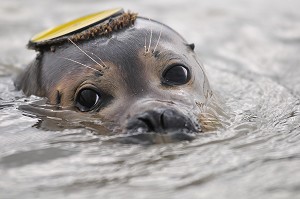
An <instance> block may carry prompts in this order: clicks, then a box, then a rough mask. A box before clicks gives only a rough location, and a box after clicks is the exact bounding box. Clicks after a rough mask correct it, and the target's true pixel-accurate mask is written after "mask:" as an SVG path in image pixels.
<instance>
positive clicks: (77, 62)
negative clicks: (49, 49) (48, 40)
mask: <svg viewBox="0 0 300 199" xmlns="http://www.w3.org/2000/svg"><path fill="white" fill-rule="evenodd" d="M59 58H62V59H65V60H68V61H71V62H73V63H76V64H79V65H81V66H84V67H86V68H89V69H91V70H94V71H97V72H100V73H101V74H102V71H100V70H97V69H95V68H92V67H90V66H88V65H86V64H83V63H80V62H79V61H76V60H73V59H70V58H67V57H59Z"/></svg>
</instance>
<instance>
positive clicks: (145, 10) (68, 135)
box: [0, 0, 300, 199]
mask: <svg viewBox="0 0 300 199" xmlns="http://www.w3.org/2000/svg"><path fill="white" fill-rule="evenodd" d="M117 6H122V7H124V8H125V9H130V10H133V11H138V12H139V13H140V15H143V16H147V17H151V18H154V19H156V20H159V21H162V22H164V23H166V24H168V25H170V26H171V27H173V28H174V29H176V30H177V31H178V32H180V33H181V34H182V35H183V36H184V37H185V38H187V39H188V41H189V42H195V44H196V52H197V54H198V55H199V56H200V58H201V59H202V61H203V63H204V65H205V67H206V70H207V73H208V76H209V79H210V83H211V85H212V87H213V89H214V90H215V93H217V95H218V96H219V97H220V99H221V101H222V104H223V105H222V106H223V107H224V110H225V111H226V112H227V113H228V115H229V119H228V121H226V122H227V123H226V125H225V126H224V127H223V128H220V129H218V130H217V131H214V132H211V133H207V134H201V135H199V136H198V138H197V139H196V140H194V141H192V142H179V143H172V144H160V145H153V146H148V147H145V146H140V145H122V144H118V143H114V142H109V137H105V136H97V135H95V134H93V132H92V131H90V130H87V129H63V128H60V129H57V130H53V131H47V130H43V129H42V128H36V126H39V124H40V119H39V118H38V117H36V116H35V115H32V114H28V113H26V112H23V111H21V110H19V107H20V105H26V104H29V103H31V102H35V101H39V100H41V99H39V98H37V97H30V98H26V97H24V96H23V95H22V93H20V92H18V91H15V90H14V86H13V81H12V79H13V76H14V75H15V74H16V73H17V72H18V71H20V70H21V69H23V68H24V67H25V65H26V64H27V63H28V62H29V61H30V60H31V59H32V58H33V57H34V52H33V51H28V50H26V49H25V47H24V46H25V44H26V43H27V41H28V39H29V38H30V36H32V35H33V34H35V33H37V32H39V31H40V30H43V29H44V28H47V27H52V26H54V25H56V24H59V23H61V22H63V21H67V20H69V19H73V18H74V17H78V16H81V15H84V14H87V13H91V12H95V11H99V10H102V9H107V8H111V7H117ZM299 6H300V2H299V1H297V0H286V1H280V0H264V1H260V0H247V1H238V0H223V1H222V2H221V1H216V0H213V1H211V0H210V1H208V0H206V1H196V0H195V1H192V0H189V1H184V2H183V1H179V0H168V1H167V0H166V1H145V0H144V1H138V2H137V1H129V0H127V1H125V0H120V1H83V0H76V1H74V0H73V1H64V2H61V1H58V0H44V1H40V2H38V1H34V0H23V1H18V0H2V1H1V5H0V13H1V14H0V15H1V21H0V24H1V29H0V43H1V47H0V91H1V92H0V132H1V133H0V146H1V147H0V175H1V178H0V198H21V197H22V198H105V197H106V198H216V199H220V198H249V199H250V198H289V199H290V198H300V100H299V96H300V79H299V76H300V67H299V64H300V56H299V52H300V13H299ZM54 119H55V118H54Z"/></svg>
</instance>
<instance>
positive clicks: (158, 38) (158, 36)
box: [153, 28, 162, 53]
mask: <svg viewBox="0 0 300 199" xmlns="http://www.w3.org/2000/svg"><path fill="white" fill-rule="evenodd" d="M161 32H162V28H160V32H159V36H158V39H157V42H156V45H155V47H154V49H153V53H154V52H155V50H156V48H157V46H158V43H159V41H160V37H161Z"/></svg>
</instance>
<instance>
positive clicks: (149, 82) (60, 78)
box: [16, 11, 216, 143]
mask: <svg viewBox="0 0 300 199" xmlns="http://www.w3.org/2000/svg"><path fill="white" fill-rule="evenodd" d="M116 13H117V14H115V15H112V17H108V18H106V19H105V20H104V21H102V22H101V23H100V24H93V25H92V26H89V27H88V29H85V30H82V29H81V30H80V31H79V32H78V31H75V32H72V33H70V34H67V35H64V36H59V37H57V38H51V39H46V40H43V41H38V42H36V41H34V40H32V41H30V43H29V47H30V48H34V49H35V50H37V51H38V52H39V54H38V56H37V58H36V59H35V60H34V61H33V62H32V63H31V64H30V65H29V67H28V68H27V70H25V72H24V73H23V74H21V75H20V77H19V78H18V81H17V82H16V86H17V88H18V89H21V90H23V92H24V93H25V94H26V95H37V96H41V97H46V98H47V99H48V103H49V104H51V105H54V106H56V107H59V108H60V109H62V110H61V111H64V110H66V109H67V110H71V111H72V113H74V114H75V115H78V116H79V115H80V117H83V118H88V120H90V121H101V122H91V123H92V125H87V126H92V128H93V129H94V130H95V129H97V125H99V126H104V127H105V128H106V129H108V131H109V134H114V135H115V134H121V135H124V134H126V135H130V136H126V138H124V139H123V140H126V142H128V141H129V142H139V143H140V142H141V140H142V141H143V142H146V143H157V142H168V141H172V140H191V139H192V138H193V136H194V135H195V134H196V133H199V132H203V131H205V130H207V129H209V128H211V127H213V125H211V124H212V123H211V122H212V121H216V117H215V116H214V114H213V112H211V111H210V108H209V107H210V104H211V103H210V102H211V101H212V96H213V93H212V91H211V89H210V86H209V83H208V80H207V77H206V75H205V72H204V69H203V67H202V66H201V64H200V63H199V61H198V59H197V57H196V55H195V53H194V50H193V49H194V46H193V45H190V44H189V43H187V42H186V40H184V39H183V38H182V37H181V36H180V35H179V34H178V33H177V32H175V31H174V30H173V29H171V28H170V27H168V26H166V25H164V24H162V23H159V22H157V21H154V20H150V19H147V18H143V17H137V15H136V14H132V13H122V12H119V11H118V12H116ZM114 24H117V25H114ZM93 29H94V30H97V31H91V30H93ZM100 30H101V31H100ZM101 129H103V128H101ZM100 133H103V132H100Z"/></svg>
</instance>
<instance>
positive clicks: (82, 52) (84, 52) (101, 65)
mask: <svg viewBox="0 0 300 199" xmlns="http://www.w3.org/2000/svg"><path fill="white" fill-rule="evenodd" d="M68 40H69V41H70V42H71V43H72V44H73V45H74V46H76V47H77V48H78V49H79V50H80V51H81V52H82V53H84V54H85V55H86V56H87V57H88V58H90V59H91V60H92V61H93V62H95V63H96V64H98V65H99V66H101V67H103V66H102V65H101V64H99V63H98V62H97V61H96V60H95V59H93V58H92V57H91V56H89V55H88V54H87V53H86V52H84V50H82V49H81V48H80V47H79V46H78V45H77V44H75V42H73V41H72V40H71V39H70V38H68Z"/></svg>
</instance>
